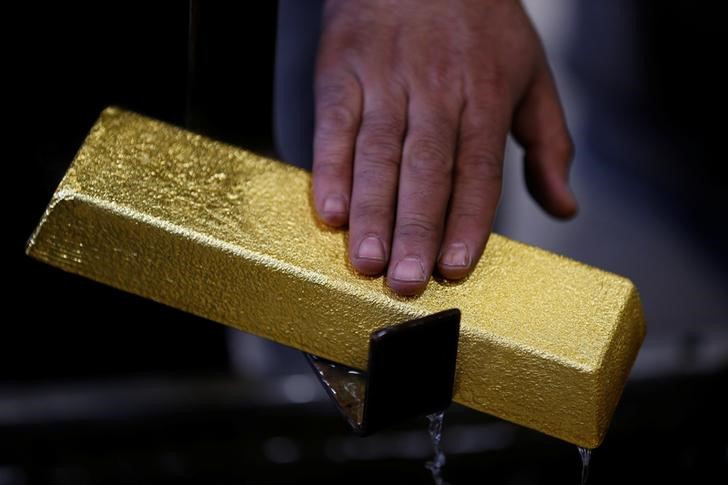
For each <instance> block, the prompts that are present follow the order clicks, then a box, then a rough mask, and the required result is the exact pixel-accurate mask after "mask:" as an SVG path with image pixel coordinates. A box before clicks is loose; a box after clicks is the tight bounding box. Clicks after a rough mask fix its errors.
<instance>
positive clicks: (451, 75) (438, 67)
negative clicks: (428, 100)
mask: <svg viewBox="0 0 728 485" xmlns="http://www.w3.org/2000/svg"><path fill="white" fill-rule="evenodd" d="M460 77H461V76H460V67H459V64H458V63H456V62H454V59H453V58H451V57H450V56H444V57H443V58H441V59H439V60H437V61H435V62H432V63H430V64H429V65H428V66H427V68H426V69H425V76H424V84H425V86H426V87H427V88H428V89H430V90H433V91H435V92H438V91H442V90H444V89H447V90H452V89H453V88H455V87H457V86H459V81H460Z"/></svg>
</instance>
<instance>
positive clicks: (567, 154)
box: [551, 132, 574, 162]
mask: <svg viewBox="0 0 728 485" xmlns="http://www.w3.org/2000/svg"><path fill="white" fill-rule="evenodd" d="M551 146H552V150H553V151H554V155H555V157H556V158H558V159H559V160H562V161H565V162H570V161H571V160H572V159H573V158H574V143H573V142H572V141H571V137H570V136H569V134H568V133H565V132H564V133H562V134H560V135H558V136H555V137H554V138H553V139H552V140H551Z"/></svg>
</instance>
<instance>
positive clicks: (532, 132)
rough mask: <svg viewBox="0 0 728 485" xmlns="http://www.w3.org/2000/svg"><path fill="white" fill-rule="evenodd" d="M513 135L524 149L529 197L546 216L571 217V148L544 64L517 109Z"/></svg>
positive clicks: (573, 207) (573, 200)
mask: <svg viewBox="0 0 728 485" xmlns="http://www.w3.org/2000/svg"><path fill="white" fill-rule="evenodd" d="M513 134H514V136H515V137H516V140H517V141H518V143H520V144H521V146H522V147H523V148H524V150H525V160H524V163H525V174H526V186H527V187H528V191H529V192H530V194H531V196H532V197H533V198H534V199H535V200H536V201H537V202H538V203H539V205H540V206H541V207H543V209H544V210H545V211H546V212H548V213H549V214H551V215H553V216H555V217H559V218H569V217H573V216H574V215H575V214H576V212H577V203H576V198H575V197H574V195H573V193H572V192H571V189H570V188H569V166H570V165H571V159H572V158H573V153H574V145H573V144H572V142H571V137H570V136H569V132H568V130H567V128H566V120H565V118H564V112H563V110H562V108H561V103H560V102H559V96H558V93H557V92H556V85H555V83H554V80H553V77H552V76H551V73H550V72H549V69H548V66H546V65H545V64H544V65H543V67H542V68H541V69H540V70H539V71H538V73H537V74H536V75H535V77H534V79H533V80H532V82H531V84H530V85H529V87H528V89H527V90H526V94H525V96H524V97H523V99H522V101H521V103H520V104H519V105H518V107H517V108H516V112H515V113H514V117H513Z"/></svg>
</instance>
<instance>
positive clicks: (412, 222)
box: [396, 213, 440, 241]
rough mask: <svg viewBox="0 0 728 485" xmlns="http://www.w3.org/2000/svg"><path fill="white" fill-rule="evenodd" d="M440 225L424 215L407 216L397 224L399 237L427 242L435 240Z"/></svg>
mask: <svg viewBox="0 0 728 485" xmlns="http://www.w3.org/2000/svg"><path fill="white" fill-rule="evenodd" d="M439 229H440V227H439V224H437V223H436V222H435V221H433V220H432V219H431V218H429V217H427V216H425V215H424V214H416V213H411V214H405V215H403V216H402V217H401V218H400V220H399V221H398V222H397V228H396V235H397V236H398V237H403V238H408V239H414V240H417V241H426V240H430V239H433V238H434V237H436V236H437V234H438V232H439Z"/></svg>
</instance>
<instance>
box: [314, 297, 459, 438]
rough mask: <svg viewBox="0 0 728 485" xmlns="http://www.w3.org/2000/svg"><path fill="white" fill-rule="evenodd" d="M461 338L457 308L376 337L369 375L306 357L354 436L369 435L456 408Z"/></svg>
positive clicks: (371, 342)
mask: <svg viewBox="0 0 728 485" xmlns="http://www.w3.org/2000/svg"><path fill="white" fill-rule="evenodd" d="M459 336H460V310H457V309H452V310H445V311H443V312H439V313H435V314H433V315H429V316H426V317H423V318H418V319H415V320H410V321H406V322H402V323H399V324H396V325H392V326H389V327H385V328H382V329H379V330H375V331H374V332H372V334H371V337H370V338H369V361H368V365H367V370H366V371H360V370H356V369H352V368H349V367H347V366H344V365H341V364H337V363H334V362H331V361H328V360H326V359H322V358H320V357H316V356H313V355H311V354H306V355H307V357H308V360H309V362H310V363H311V366H312V367H313V369H314V371H315V372H316V376H317V377H318V378H319V380H320V381H321V383H322V384H323V386H324V388H325V389H326V391H327V392H328V394H329V396H331V398H332V399H333V400H334V402H335V403H336V405H337V407H338V408H339V411H341V413H342V414H343V415H344V417H345V418H346V419H347V421H348V422H349V424H350V425H351V427H352V428H353V429H354V431H356V432H357V433H359V434H361V435H367V434H371V433H373V432H375V431H377V430H379V429H381V428H383V427H386V426H389V425H392V424H395V423H398V422H400V421H404V420H406V419H409V418H413V417H415V416H421V415H426V414H432V413H435V412H438V411H442V410H444V409H446V408H447V407H448V406H449V405H450V402H451V401H452V393H453V383H454V379H455V361H456V359H457V352H458V339H459Z"/></svg>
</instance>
